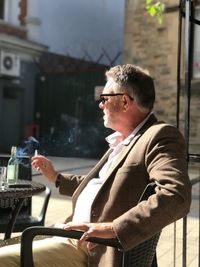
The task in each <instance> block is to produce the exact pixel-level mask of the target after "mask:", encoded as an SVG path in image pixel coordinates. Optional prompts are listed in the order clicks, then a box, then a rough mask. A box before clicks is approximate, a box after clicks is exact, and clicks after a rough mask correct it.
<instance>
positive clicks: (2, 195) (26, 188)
mask: <svg viewBox="0 0 200 267" xmlns="http://www.w3.org/2000/svg"><path fill="white" fill-rule="evenodd" d="M45 188H46V186H45V185H43V184H40V183H36V182H33V181H28V180H18V181H17V184H13V185H10V186H9V188H6V189H3V190H2V189H0V199H7V198H15V199H17V198H26V197H31V196H33V195H36V194H38V193H41V192H43V191H44V190H45Z"/></svg>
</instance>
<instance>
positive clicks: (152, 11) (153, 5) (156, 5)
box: [146, 0, 165, 24]
mask: <svg viewBox="0 0 200 267" xmlns="http://www.w3.org/2000/svg"><path fill="white" fill-rule="evenodd" d="M146 10H147V13H148V14H149V15H150V16H152V17H154V16H156V18H157V20H158V22H159V24H162V23H163V13H164V10H165V5H164V4H163V3H162V2H160V1H156V0H146Z"/></svg>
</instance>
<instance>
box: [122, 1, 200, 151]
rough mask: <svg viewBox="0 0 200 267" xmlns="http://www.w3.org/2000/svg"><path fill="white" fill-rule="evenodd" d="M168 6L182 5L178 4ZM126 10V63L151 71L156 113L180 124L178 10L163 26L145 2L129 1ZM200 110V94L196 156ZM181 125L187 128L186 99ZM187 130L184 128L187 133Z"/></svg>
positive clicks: (198, 98) (195, 104) (195, 103)
mask: <svg viewBox="0 0 200 267" xmlns="http://www.w3.org/2000/svg"><path fill="white" fill-rule="evenodd" d="M165 3H166V4H167V5H173V6H175V5H178V1H176V0H168V1H165ZM125 10H126V11H125V12H126V13H125V14H126V15H125V32H124V55H123V60H124V63H134V64H137V65H140V66H142V67H144V68H147V69H148V70H149V71H150V74H151V75H152V76H153V77H154V79H155V85H156V96H157V97H156V103H155V113H156V115H158V117H159V118H161V119H163V120H165V121H167V122H169V123H172V124H176V102H177V100H176V94H177V81H176V77H177V51H178V44H177V41H178V17H179V16H178V10H177V11H174V9H173V11H171V12H170V10H169V12H167V13H165V14H164V23H163V24H162V25H159V24H158V23H157V21H156V19H155V18H152V17H150V16H149V15H148V14H147V13H146V11H145V0H127V1H126V7H125ZM175 10H176V9H175ZM183 60H184V59H183ZM183 66H184V65H183ZM182 73H184V72H183V70H182ZM182 78H184V77H182ZM199 106H200V93H197V94H196V95H195V96H194V97H192V100H191V116H192V117H191V125H190V126H191V129H190V132H191V141H190V142H191V145H192V149H194V150H195V152H196V150H200V137H199V134H198V132H200V131H199V129H200V114H199V113H200V112H199V113H198V112H195V110H197V108H198V109H199ZM198 114H199V115H198ZM180 121H181V126H183V125H184V98H183V97H181V120H180ZM197 122H198V123H197ZM183 129H184V128H183V127H181V130H182V131H183V132H184V130H183ZM192 152H193V151H192Z"/></svg>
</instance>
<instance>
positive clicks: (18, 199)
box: [0, 180, 46, 240]
mask: <svg viewBox="0 0 200 267" xmlns="http://www.w3.org/2000/svg"><path fill="white" fill-rule="evenodd" d="M45 189H46V186H45V185H43V184H40V183H36V182H33V181H27V180H18V181H17V184H12V185H9V187H8V188H6V189H3V190H2V189H0V199H1V200H2V199H3V200H5V201H6V200H12V201H13V200H14V202H13V203H14V205H13V207H12V211H11V214H10V216H9V218H8V224H7V227H6V231H5V236H4V240H6V239H8V238H10V236H11V233H12V231H13V227H14V224H15V221H16V218H17V215H18V213H19V211H20V209H21V207H22V204H23V202H24V200H25V199H26V198H28V197H32V196H33V195H36V194H39V193H41V192H43V191H44V190H45Z"/></svg>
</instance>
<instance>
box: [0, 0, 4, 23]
mask: <svg viewBox="0 0 200 267" xmlns="http://www.w3.org/2000/svg"><path fill="white" fill-rule="evenodd" d="M4 2H5V1H4V0H1V1H0V19H3V18H4Z"/></svg>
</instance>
